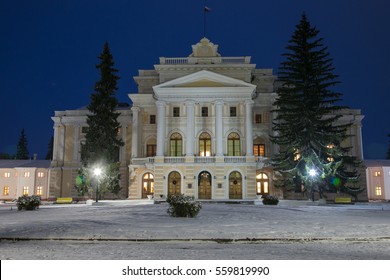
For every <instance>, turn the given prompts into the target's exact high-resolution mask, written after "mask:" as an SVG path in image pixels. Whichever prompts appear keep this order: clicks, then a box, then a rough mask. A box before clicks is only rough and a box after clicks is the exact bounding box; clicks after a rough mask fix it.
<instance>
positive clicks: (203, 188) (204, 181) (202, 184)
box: [198, 171, 211, 199]
mask: <svg viewBox="0 0 390 280" xmlns="http://www.w3.org/2000/svg"><path fill="white" fill-rule="evenodd" d="M198 199H211V174H210V173H209V172H207V171H203V172H201V173H200V174H199V176H198Z"/></svg>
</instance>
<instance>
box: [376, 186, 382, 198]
mask: <svg viewBox="0 0 390 280" xmlns="http://www.w3.org/2000/svg"><path fill="white" fill-rule="evenodd" d="M375 194H376V196H381V195H382V187H380V186H377V187H375Z"/></svg>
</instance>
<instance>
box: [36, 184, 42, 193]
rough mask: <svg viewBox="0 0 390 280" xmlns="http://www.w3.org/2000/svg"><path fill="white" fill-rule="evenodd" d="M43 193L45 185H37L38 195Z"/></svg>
mask: <svg viewBox="0 0 390 280" xmlns="http://www.w3.org/2000/svg"><path fill="white" fill-rule="evenodd" d="M42 194H43V187H42V186H37V191H36V195H42Z"/></svg>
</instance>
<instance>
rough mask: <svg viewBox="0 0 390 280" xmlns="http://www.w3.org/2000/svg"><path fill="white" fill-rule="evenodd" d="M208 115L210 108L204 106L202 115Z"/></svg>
mask: <svg viewBox="0 0 390 280" xmlns="http://www.w3.org/2000/svg"><path fill="white" fill-rule="evenodd" d="M208 116H209V108H208V107H202V117H208Z"/></svg>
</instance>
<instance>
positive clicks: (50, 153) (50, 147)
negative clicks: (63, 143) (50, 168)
mask: <svg viewBox="0 0 390 280" xmlns="http://www.w3.org/2000/svg"><path fill="white" fill-rule="evenodd" d="M53 146H54V137H53V136H51V137H50V140H49V144H48V145H47V153H46V157H45V159H46V160H52V159H53Z"/></svg>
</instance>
